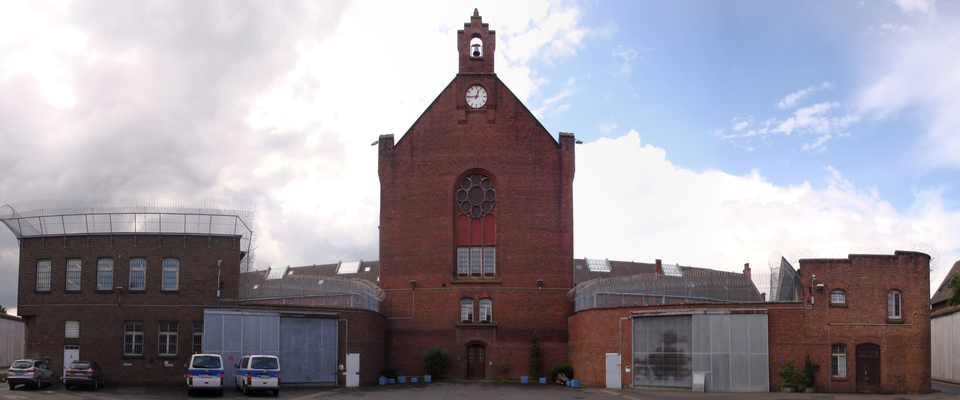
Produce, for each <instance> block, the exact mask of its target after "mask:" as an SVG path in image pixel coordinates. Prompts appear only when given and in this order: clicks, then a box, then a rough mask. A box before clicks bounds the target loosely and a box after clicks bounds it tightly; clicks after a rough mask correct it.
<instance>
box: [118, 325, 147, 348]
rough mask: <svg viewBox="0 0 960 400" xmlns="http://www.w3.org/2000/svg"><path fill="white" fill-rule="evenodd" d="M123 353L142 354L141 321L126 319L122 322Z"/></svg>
mask: <svg viewBox="0 0 960 400" xmlns="http://www.w3.org/2000/svg"><path fill="white" fill-rule="evenodd" d="M123 355H125V356H142V355H143V322H142V321H128V322H125V323H124V324H123Z"/></svg>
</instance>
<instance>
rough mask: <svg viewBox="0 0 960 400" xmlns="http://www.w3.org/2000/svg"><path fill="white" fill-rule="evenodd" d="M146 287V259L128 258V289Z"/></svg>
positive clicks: (142, 288)
mask: <svg viewBox="0 0 960 400" xmlns="http://www.w3.org/2000/svg"><path fill="white" fill-rule="evenodd" d="M146 288H147V259H145V258H131V259H130V290H144V289H146Z"/></svg>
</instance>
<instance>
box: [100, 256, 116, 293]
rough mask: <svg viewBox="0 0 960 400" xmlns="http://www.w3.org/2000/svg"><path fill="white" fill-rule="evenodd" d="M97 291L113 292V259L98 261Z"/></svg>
mask: <svg viewBox="0 0 960 400" xmlns="http://www.w3.org/2000/svg"><path fill="white" fill-rule="evenodd" d="M97 290H113V259H112V258H101V259H99V260H97Z"/></svg>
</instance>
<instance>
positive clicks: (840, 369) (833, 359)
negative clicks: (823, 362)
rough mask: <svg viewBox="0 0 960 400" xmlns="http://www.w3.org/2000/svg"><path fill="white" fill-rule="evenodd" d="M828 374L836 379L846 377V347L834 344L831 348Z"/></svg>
mask: <svg viewBox="0 0 960 400" xmlns="http://www.w3.org/2000/svg"><path fill="white" fill-rule="evenodd" d="M831 350H832V352H831V354H830V374H831V375H833V376H834V377H837V378H844V377H846V376H847V345H845V344H835V345H833V346H831Z"/></svg>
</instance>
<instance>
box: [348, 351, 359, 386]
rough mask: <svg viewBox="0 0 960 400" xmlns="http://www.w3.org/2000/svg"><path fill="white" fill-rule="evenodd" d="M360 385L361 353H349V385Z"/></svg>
mask: <svg viewBox="0 0 960 400" xmlns="http://www.w3.org/2000/svg"><path fill="white" fill-rule="evenodd" d="M357 386H360V353H347V387H357Z"/></svg>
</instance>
